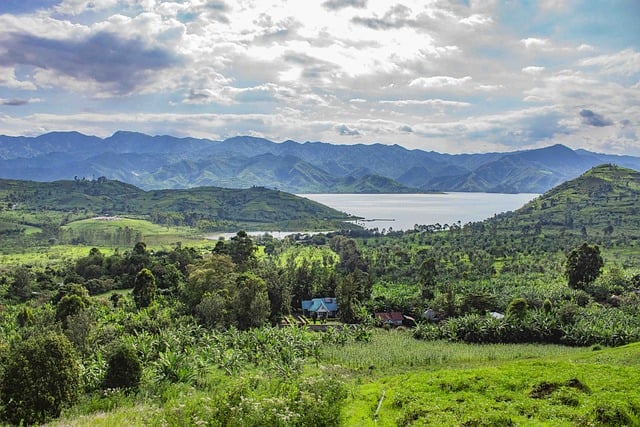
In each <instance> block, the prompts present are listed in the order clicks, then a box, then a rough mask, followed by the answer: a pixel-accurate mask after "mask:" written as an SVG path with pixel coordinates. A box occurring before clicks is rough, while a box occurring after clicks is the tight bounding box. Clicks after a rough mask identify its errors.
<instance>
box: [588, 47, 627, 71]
mask: <svg viewBox="0 0 640 427" xmlns="http://www.w3.org/2000/svg"><path fill="white" fill-rule="evenodd" d="M580 65H581V66H583V67H598V68H599V69H600V70H602V71H603V72H605V73H607V74H621V75H627V76H631V75H636V76H637V75H640V52H637V51H636V50H634V49H631V48H629V49H624V50H622V51H620V52H616V53H613V54H607V55H599V56H595V57H592V58H587V59H584V60H582V61H580Z"/></svg>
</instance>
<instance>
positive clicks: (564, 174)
mask: <svg viewBox="0 0 640 427" xmlns="http://www.w3.org/2000/svg"><path fill="white" fill-rule="evenodd" d="M603 163H615V164H618V165H620V166H624V167H629V168H632V169H636V170H640V157H632V156H617V155H608V154H598V153H593V152H589V151H585V150H572V149H570V148H568V147H566V146H563V145H553V146H550V147H546V148H541V149H536V150H528V151H515V152H509V153H483V154H458V155H451V154H441V153H436V152H432V151H431V152H427V151H421V150H408V149H406V148H403V147H401V146H399V145H392V146H390V145H382V144H373V145H363V144H358V145H333V144H328V143H323V142H305V143H298V142H294V141H285V142H282V143H275V142H272V141H269V140H266V139H262V138H254V137H248V136H242V137H234V138H230V139H227V140H225V141H211V140H206V139H195V138H177V137H172V136H149V135H145V134H141V133H133V132H123V131H120V132H116V133H115V134H113V135H112V136H110V137H108V138H98V137H95V136H87V135H83V134H80V133H77V132H53V133H48V134H44V135H41V136H38V137H10V136H0V178H11V179H27V180H34V181H53V180H59V179H73V178H74V177H86V178H97V177H100V176H105V177H107V178H109V179H117V180H121V181H124V182H127V183H130V184H134V185H136V186H139V187H141V188H144V189H166V188H190V187H197V186H220V187H229V188H246V187H251V186H264V187H268V188H277V189H280V190H283V191H287V192H292V193H314V192H316V193H351V192H353V193H408V192H417V191H480V192H507V193H512V192H531V193H542V192H544V191H546V190H548V189H550V188H552V187H554V186H555V185H557V184H559V183H561V182H564V181H567V180H569V179H572V178H575V177H577V176H579V175H580V174H582V173H584V172H585V171H586V170H588V169H589V168H591V167H593V166H596V165H599V164H603Z"/></svg>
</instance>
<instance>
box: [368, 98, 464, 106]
mask: <svg viewBox="0 0 640 427" xmlns="http://www.w3.org/2000/svg"><path fill="white" fill-rule="evenodd" d="M380 104H389V105H395V106H398V107H407V106H415V105H426V106H429V107H469V106H471V104H469V103H468V102H459V101H447V100H445V99H402V100H397V101H392V100H383V101H380Z"/></svg>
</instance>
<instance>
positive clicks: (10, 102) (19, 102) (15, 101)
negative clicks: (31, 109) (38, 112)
mask: <svg viewBox="0 0 640 427" xmlns="http://www.w3.org/2000/svg"><path fill="white" fill-rule="evenodd" d="M36 102H40V99H38V98H31V99H19V98H12V99H3V98H0V105H6V106H9V107H20V106H23V105H27V104H33V103H36Z"/></svg>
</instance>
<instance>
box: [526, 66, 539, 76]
mask: <svg viewBox="0 0 640 427" xmlns="http://www.w3.org/2000/svg"><path fill="white" fill-rule="evenodd" d="M543 71H544V67H536V66H529V67H524V68H523V69H522V72H523V73H525V74H529V75H531V76H537V75H539V74H540V73H542V72H543Z"/></svg>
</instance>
